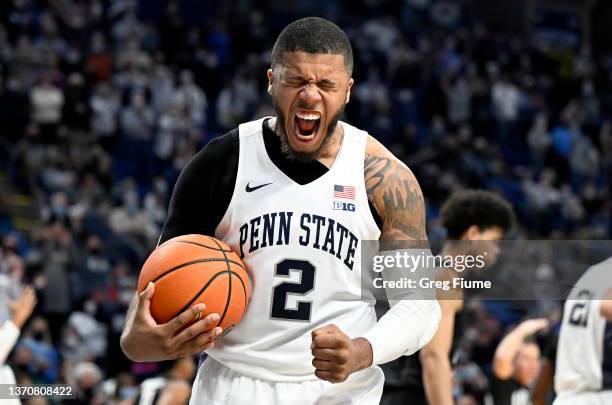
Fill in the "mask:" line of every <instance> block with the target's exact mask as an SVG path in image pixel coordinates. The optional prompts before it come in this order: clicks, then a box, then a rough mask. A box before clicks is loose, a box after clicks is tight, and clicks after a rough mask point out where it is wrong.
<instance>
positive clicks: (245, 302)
mask: <svg viewBox="0 0 612 405" xmlns="http://www.w3.org/2000/svg"><path fill="white" fill-rule="evenodd" d="M230 273H231V275H232V276H236V277H238V280H239V281H240V284H242V292H243V293H244V310H245V312H246V307H247V305H248V299H247V290H246V285H245V284H244V280H242V277H240V274H238V273H236V272H235V271H230ZM230 278H231V277H230Z"/></svg>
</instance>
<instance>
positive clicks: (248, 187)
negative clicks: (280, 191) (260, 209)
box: [245, 183, 272, 193]
mask: <svg viewBox="0 0 612 405" xmlns="http://www.w3.org/2000/svg"><path fill="white" fill-rule="evenodd" d="M270 184H272V183H265V184H260V185H259V186H254V187H251V186H250V183H247V185H246V188H245V190H246V192H247V193H250V192H253V191H255V190H258V189H260V188H262V187H265V186H269V185H270Z"/></svg>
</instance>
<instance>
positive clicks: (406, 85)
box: [0, 0, 612, 404]
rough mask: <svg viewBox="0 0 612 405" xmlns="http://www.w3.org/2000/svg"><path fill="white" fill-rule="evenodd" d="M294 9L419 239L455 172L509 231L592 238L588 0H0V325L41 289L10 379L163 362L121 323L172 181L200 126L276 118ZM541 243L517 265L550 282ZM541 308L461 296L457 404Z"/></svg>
mask: <svg viewBox="0 0 612 405" xmlns="http://www.w3.org/2000/svg"><path fill="white" fill-rule="evenodd" d="M307 15H318V16H323V17H327V18H329V19H331V20H332V21H334V22H336V23H337V24H339V25H340V26H341V27H342V28H343V29H344V30H345V31H346V32H347V34H348V35H349V38H350V39H351V42H352V45H353V49H354V55H355V70H354V75H353V77H354V78H355V82H356V85H355V87H354V90H353V94H352V98H351V102H350V104H349V105H348V106H347V109H346V117H345V120H346V121H348V122H350V123H352V124H353V125H356V126H358V127H361V128H363V129H366V130H368V131H369V132H370V133H371V134H373V135H374V136H375V137H376V138H378V139H379V140H381V141H382V142H383V143H384V144H385V145H386V146H387V147H389V148H390V149H391V151H392V152H393V153H395V154H396V155H397V156H399V157H401V158H402V159H403V160H404V161H405V162H406V163H407V164H408V165H409V166H410V167H411V169H412V170H413V171H414V173H415V175H416V177H417V179H418V180H419V182H420V184H421V187H422V189H423V193H424V195H425V199H426V204H427V224H428V234H429V237H430V238H431V239H433V240H439V239H441V238H443V237H444V230H443V229H442V228H441V226H440V224H439V221H438V219H437V217H438V208H439V206H440V204H441V203H442V202H443V201H444V200H445V199H446V198H447V197H448V196H449V195H450V194H451V193H452V192H453V191H455V190H459V189H462V188H467V187H470V188H483V189H489V190H494V191H496V192H499V193H501V194H503V195H504V196H505V197H506V198H508V199H509V200H510V201H511V202H512V203H513V205H514V207H515V210H516V212H517V216H518V222H519V224H518V226H517V227H516V229H515V230H514V232H513V234H512V235H511V236H510V237H511V238H526V239H558V240H563V239H609V237H610V234H611V232H612V214H611V212H612V197H611V192H610V190H611V185H612V121H611V120H612V58H611V57H610V51H612V45H611V42H610V41H609V38H611V37H612V24H610V23H609V22H610V21H611V18H612V4H611V3H610V2H607V1H605V0H602V1H579V0H576V1H570V0H565V1H561V0H558V1H552V0H551V1H543V0H542V1H537V0H522V1H518V0H503V1H502V0H497V1H494V2H493V1H489V0H456V1H451V0H388V1H385V0H362V1H348V0H345V1H342V0H325V1H321V0H312V1H268V2H266V1H249V0H237V1H226V2H218V1H209V0H185V1H162V0H147V1H145V0H142V1H129V0H115V1H111V0H92V1H76V0H75V1H70V0H49V1H43V0H39V1H34V0H4V1H2V2H0V236H1V238H2V239H1V240H2V247H1V250H0V321H3V320H5V319H8V317H9V311H8V308H7V307H6V305H5V302H6V298H14V297H15V296H16V295H17V291H18V289H19V286H20V285H21V284H22V283H29V284H33V285H34V286H35V288H36V290H37V294H38V298H39V303H38V305H37V308H36V310H35V313H34V315H33V317H32V319H31V320H30V322H28V324H26V326H25V328H24V330H23V332H22V335H21V338H20V340H19V342H18V344H17V346H16V347H15V349H14V350H13V351H12V354H11V356H10V358H9V362H8V363H9V364H10V365H11V366H12V367H13V370H14V371H15V373H16V374H17V377H18V379H19V381H21V382H33V383H58V382H65V383H69V384H73V385H74V386H75V387H78V395H79V401H80V402H81V403H90V402H91V401H93V403H116V402H117V401H118V400H119V399H120V398H119V394H117V395H115V393H114V392H112V390H110V389H109V390H105V389H104V387H105V386H111V385H112V383H113V381H120V384H121V385H122V386H124V387H127V388H129V387H131V386H135V385H137V384H138V383H139V382H140V381H141V380H142V379H144V378H145V377H149V376H151V375H156V373H159V372H160V370H161V369H160V366H159V365H157V364H148V363H141V364H133V363H131V362H130V361H129V360H128V359H126V358H125V357H124V356H123V354H122V353H121V350H120V348H119V336H120V333H121V329H122V326H123V322H124V315H125V311H126V309H127V305H128V302H129V300H130V298H131V297H132V294H133V291H134V288H135V281H136V279H137V276H138V272H139V269H140V266H141V264H142V263H143V260H144V258H146V256H147V254H148V253H149V252H150V251H151V250H152V249H153V247H154V246H155V245H156V241H157V238H158V237H159V234H160V229H161V226H162V224H163V221H164V219H165V216H166V210H167V205H168V199H169V196H170V194H171V191H172V188H173V185H174V183H175V181H176V179H177V176H178V174H179V173H180V170H181V169H182V167H183V166H184V165H185V164H186V163H187V162H188V160H189V159H190V157H191V156H192V155H193V154H194V153H195V152H196V151H197V150H199V149H200V148H201V147H202V146H203V145H205V144H206V143H207V142H208V141H209V140H210V139H212V138H214V137H216V136H218V135H221V134H223V133H224V132H226V131H228V130H230V129H232V128H234V127H236V125H237V124H238V123H240V122H244V121H247V120H250V119H252V118H254V117H259V116H263V115H271V114H272V113H273V110H272V107H271V104H270V98H269V95H268V94H267V92H266V86H267V81H266V77H265V71H266V69H267V68H268V66H269V52H270V49H271V46H272V44H273V42H274V40H275V38H276V36H277V35H278V33H279V32H280V30H281V29H282V28H283V27H284V26H285V25H286V24H287V23H288V22H290V21H293V20H295V19H297V18H299V17H303V16H307ZM203 208H204V207H203ZM553 253H554V252H553ZM547 257H549V258H550V255H549V256H546V257H544V258H542V264H541V266H538V267H537V268H536V269H535V271H540V272H541V273H542V275H543V277H548V279H549V280H554V278H555V266H553V265H552V264H550V263H547ZM551 263H552V259H551ZM542 266H543V267H542ZM538 269H539V270H538ZM516 273H517V274H519V275H520V272H516ZM518 285H520V284H518ZM560 304H561V303H560V302H559V301H557V300H541V302H539V303H538V305H534V303H533V302H532V301H512V302H504V301H490V302H488V301H483V300H480V299H477V298H474V299H470V300H468V302H467V303H466V309H467V311H468V317H467V319H469V323H468V325H467V327H466V328H464V331H463V335H462V337H461V340H460V342H458V347H459V354H458V356H459V359H460V360H459V362H458V366H457V367H456V369H455V374H454V384H455V393H456V395H457V398H460V399H461V398H462V397H463V398H464V399H463V400H464V401H471V399H470V398H467V397H468V396H469V397H471V398H472V399H474V402H463V403H466V404H470V403H479V402H481V400H482V398H483V397H484V394H485V393H486V391H487V376H488V375H489V373H490V369H491V359H492V356H493V352H494V350H495V348H496V345H497V343H498V342H499V341H500V339H501V338H502V337H503V335H504V333H505V331H507V330H509V329H510V328H512V327H513V326H514V325H516V324H517V322H519V321H520V320H521V319H523V318H525V317H535V316H544V317H549V318H551V319H552V320H556V319H558V317H559V313H560ZM553 329H554V328H551V329H550V330H553ZM539 340H540V342H541V343H542V345H544V343H543V342H545V340H546V333H543V334H541V335H540V337H539ZM102 381H106V384H105V383H103V382H102ZM109 384H111V385H109ZM121 392H122V395H123V396H124V398H125V397H129V396H130V395H133V394H134V393H135V392H136V391H135V390H134V389H124V390H123V391H121ZM92 398H93V399H92ZM42 402H43V403H44V401H42ZM50 402H53V401H50Z"/></svg>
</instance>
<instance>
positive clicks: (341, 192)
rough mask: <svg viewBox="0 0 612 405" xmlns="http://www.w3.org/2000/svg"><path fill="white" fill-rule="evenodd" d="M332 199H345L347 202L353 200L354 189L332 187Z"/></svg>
mask: <svg viewBox="0 0 612 405" xmlns="http://www.w3.org/2000/svg"><path fill="white" fill-rule="evenodd" d="M334 198H346V199H347V200H354V199H355V187H353V186H339V185H338V184H336V185H334Z"/></svg>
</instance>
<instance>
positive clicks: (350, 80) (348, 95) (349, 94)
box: [344, 77, 355, 104]
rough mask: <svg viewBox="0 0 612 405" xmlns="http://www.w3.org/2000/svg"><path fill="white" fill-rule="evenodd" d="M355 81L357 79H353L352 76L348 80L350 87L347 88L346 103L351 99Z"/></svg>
mask: <svg viewBox="0 0 612 405" xmlns="http://www.w3.org/2000/svg"><path fill="white" fill-rule="evenodd" d="M354 83H355V80H353V78H352V77H351V78H350V79H349V82H348V89H347V90H346V100H345V101H344V104H348V102H349V100H350V99H351V89H352V88H353V84H354Z"/></svg>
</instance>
